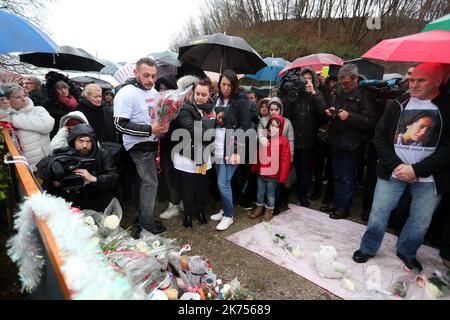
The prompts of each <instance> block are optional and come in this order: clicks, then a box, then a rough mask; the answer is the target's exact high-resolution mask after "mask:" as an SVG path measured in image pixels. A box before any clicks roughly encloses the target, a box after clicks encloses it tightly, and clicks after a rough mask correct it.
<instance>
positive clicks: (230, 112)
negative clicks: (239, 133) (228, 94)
mask: <svg viewBox="0 0 450 320" xmlns="http://www.w3.org/2000/svg"><path fill="white" fill-rule="evenodd" d="M251 104H252V102H251V101H250V100H248V99H247V96H246V95H245V94H244V93H239V94H238V96H237V98H236V99H235V100H232V101H231V102H230V105H229V106H228V108H226V109H225V116H224V119H223V128H225V129H232V130H238V129H242V130H243V131H244V132H246V131H247V130H248V129H250V128H251V126H252V114H251V109H252V106H251ZM215 111H216V114H219V113H220V112H221V111H220V108H217V107H216V109H215ZM228 143H230V144H231V143H232V144H233V145H234V152H235V153H237V152H238V141H237V139H234V141H231V142H230V141H226V139H225V150H229V149H227V145H228ZM239 147H240V148H243V150H245V146H239ZM229 156H231V155H230V154H228V155H225V157H229Z"/></svg>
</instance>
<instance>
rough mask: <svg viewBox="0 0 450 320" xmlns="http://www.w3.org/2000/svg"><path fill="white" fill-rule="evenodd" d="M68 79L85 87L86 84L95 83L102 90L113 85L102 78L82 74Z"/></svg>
mask: <svg viewBox="0 0 450 320" xmlns="http://www.w3.org/2000/svg"><path fill="white" fill-rule="evenodd" d="M70 80H72V81H73V82H75V83H77V84H78V85H80V86H82V87H85V86H87V85H88V84H96V85H98V86H99V87H100V88H102V89H104V90H112V89H114V86H113V85H112V84H111V83H109V82H107V81H105V80H102V79H98V78H94V77H89V76H82V77H75V78H72V79H70Z"/></svg>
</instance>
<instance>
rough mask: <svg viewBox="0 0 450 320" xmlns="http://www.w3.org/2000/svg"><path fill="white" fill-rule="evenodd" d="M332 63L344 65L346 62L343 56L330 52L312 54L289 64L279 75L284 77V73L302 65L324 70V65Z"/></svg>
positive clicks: (315, 69)
mask: <svg viewBox="0 0 450 320" xmlns="http://www.w3.org/2000/svg"><path fill="white" fill-rule="evenodd" d="M332 64H335V65H338V66H342V65H343V64H344V61H343V60H342V59H341V58H339V57H337V56H335V55H334V54H329V53H316V54H311V55H309V56H306V57H301V58H298V59H296V60H294V62H292V63H291V64H288V65H287V66H286V67H285V68H284V69H283V70H281V72H280V73H279V74H278V75H279V76H280V77H282V76H283V74H285V73H286V72H287V71H289V70H291V69H296V68H302V67H310V68H312V69H313V70H314V71H319V70H322V67H324V66H329V65H332Z"/></svg>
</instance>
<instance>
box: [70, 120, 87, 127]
mask: <svg viewBox="0 0 450 320" xmlns="http://www.w3.org/2000/svg"><path fill="white" fill-rule="evenodd" d="M82 123H83V122H82V121H81V120H79V119H76V118H71V119H70V120H68V121H67V122H66V126H68V127H75V126H76V125H79V124H82Z"/></svg>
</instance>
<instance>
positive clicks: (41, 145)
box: [9, 100, 55, 171]
mask: <svg viewBox="0 0 450 320" xmlns="http://www.w3.org/2000/svg"><path fill="white" fill-rule="evenodd" d="M9 120H10V122H11V124H12V125H13V126H14V127H15V128H16V129H17V136H18V138H19V141H20V145H21V146H22V149H23V152H24V156H25V157H26V158H27V160H28V163H29V164H30V166H31V168H32V170H33V171H36V164H37V163H38V162H39V161H40V160H42V159H43V158H45V157H47V156H48V155H50V153H51V150H50V132H51V131H52V130H53V125H54V124H55V119H53V118H52V117H51V116H50V114H49V113H48V112H47V110H45V109H44V108H43V107H35V106H34V104H33V102H32V101H31V100H30V103H29V105H28V106H26V107H25V108H23V109H20V110H12V109H11V113H10V115H9Z"/></svg>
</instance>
